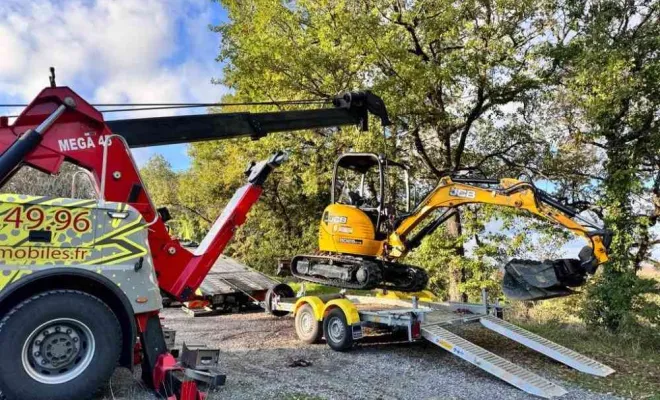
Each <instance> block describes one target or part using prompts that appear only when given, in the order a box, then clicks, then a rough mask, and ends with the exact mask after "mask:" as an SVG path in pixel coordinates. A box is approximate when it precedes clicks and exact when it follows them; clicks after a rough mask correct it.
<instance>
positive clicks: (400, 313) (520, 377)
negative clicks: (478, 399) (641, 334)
mask: <svg viewBox="0 0 660 400" xmlns="http://www.w3.org/2000/svg"><path fill="white" fill-rule="evenodd" d="M406 297H407V296H406V295H402V297H398V296H397V295H396V294H392V293H390V295H389V296H386V297H373V296H351V295H330V296H302V297H288V298H279V297H278V296H275V297H274V298H273V299H272V301H271V303H270V307H271V309H270V310H268V311H273V310H275V311H280V313H278V314H276V315H279V316H281V315H282V312H289V313H292V314H294V315H295V314H296V313H298V312H300V310H301V309H302V308H301V307H302V306H303V305H306V304H309V305H311V306H312V307H311V308H312V309H314V313H315V315H316V317H317V320H318V323H319V324H321V323H322V322H323V336H325V338H326V342H328V344H329V345H330V346H331V347H332V348H333V349H335V350H348V349H349V347H350V345H349V346H347V347H346V348H341V346H339V347H340V348H338V346H337V345H336V343H334V342H333V340H334V339H333V338H334V337H335V336H336V334H337V331H335V332H334V333H333V332H332V331H331V329H333V328H332V326H334V325H333V322H331V323H328V322H327V321H325V322H324V319H326V317H327V318H329V316H330V315H334V314H336V313H337V312H335V313H333V314H330V311H333V310H335V309H341V310H342V311H343V313H344V321H345V324H346V325H345V328H346V329H349V330H350V333H351V335H350V336H351V337H352V339H353V340H359V339H361V338H362V337H363V335H364V334H363V329H362V328H363V327H379V328H387V329H391V330H401V329H404V330H407V332H408V340H409V341H415V340H427V341H429V342H431V343H433V344H435V345H437V346H439V347H440V348H442V349H444V350H446V351H448V352H450V353H451V354H453V355H455V356H457V357H459V358H461V359H463V360H465V361H468V362H469V363H471V364H473V365H475V366H477V367H479V368H481V369H482V370H484V371H486V372H488V373H490V374H492V375H494V376H496V377H498V378H500V379H502V380H504V381H505V382H507V383H509V384H511V385H513V386H515V387H517V388H519V389H521V390H523V391H525V392H527V393H530V394H533V395H536V396H539V397H542V398H554V397H560V396H562V395H564V394H566V393H567V391H566V390H565V389H564V388H563V387H561V386H559V385H557V384H556V383H553V382H551V381H549V380H547V379H546V378H544V377H542V376H539V375H537V374H535V373H534V372H531V371H529V370H527V369H525V368H523V367H521V366H519V365H517V364H515V363H513V362H511V361H508V360H506V359H504V358H502V357H500V356H498V355H496V354H494V353H492V352H490V351H488V350H486V349H484V348H482V347H480V346H477V345H476V344H474V343H471V342H470V341H468V340H466V339H465V338H463V337H461V336H460V334H459V333H456V332H453V331H452V327H454V328H455V327H457V326H460V325H464V324H478V326H479V327H480V328H482V329H488V330H490V331H493V332H496V333H498V334H500V335H502V336H504V337H506V338H508V339H511V340H513V341H515V342H518V343H520V344H522V345H524V346H526V347H528V348H530V349H532V350H534V351H536V352H538V353H541V354H543V355H546V356H548V357H550V358H552V359H554V360H556V361H558V362H561V363H563V364H565V365H567V366H569V367H571V368H574V369H576V370H578V371H581V372H584V373H588V374H591V375H596V376H607V375H610V374H612V373H613V372H614V370H613V369H612V368H610V367H608V366H607V365H604V364H602V363H600V362H598V361H596V360H593V359H591V358H589V357H586V356H584V355H582V354H579V353H577V352H575V351H573V350H571V349H568V348H566V347H563V346H561V345H559V344H557V343H554V342H552V341H550V340H548V339H545V338H543V337H541V336H539V335H536V334H534V333H532V332H529V331H527V330H525V329H522V328H520V327H518V326H516V325H514V324H511V323H509V322H506V321H504V320H503V319H502V318H501V317H502V309H501V308H500V307H498V306H497V305H491V304H488V302H487V301H486V299H487V296H486V295H485V293H484V296H483V299H484V301H483V303H481V304H476V303H456V302H443V303H441V302H435V301H419V300H418V298H417V297H411V298H406ZM308 309H309V308H308ZM351 314H354V316H351ZM319 316H320V319H319ZM298 319H299V318H296V332H297V333H298V335H299V338H301V339H303V338H302V337H301V334H300V332H299V330H300V329H303V328H304V326H303V325H301V327H299V326H298V325H299V323H298ZM300 319H301V320H303V319H304V317H303V318H300ZM308 325H309V324H308ZM347 333H348V331H347ZM329 336H330V337H329ZM318 338H319V339H320V334H319V337H318ZM353 340H349V342H350V344H351V345H352V343H353Z"/></svg>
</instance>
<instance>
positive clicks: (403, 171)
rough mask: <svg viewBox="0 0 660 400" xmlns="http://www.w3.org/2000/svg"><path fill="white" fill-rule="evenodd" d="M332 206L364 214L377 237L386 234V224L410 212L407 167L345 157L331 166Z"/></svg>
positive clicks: (365, 156) (363, 156) (374, 157)
mask: <svg viewBox="0 0 660 400" xmlns="http://www.w3.org/2000/svg"><path fill="white" fill-rule="evenodd" d="M333 188H334V190H333V193H332V202H333V203H339V204H347V205H351V206H354V207H357V208H359V209H360V210H362V211H364V212H365V213H366V214H367V215H368V216H369V217H370V218H371V220H372V222H373V223H374V226H375V227H377V229H376V231H377V236H380V235H385V234H388V233H389V231H390V228H389V226H390V225H391V224H388V223H387V221H389V220H393V219H396V218H398V217H399V216H403V215H407V213H409V212H410V185H409V176H408V167H407V166H406V165H404V164H400V163H397V162H394V161H391V160H388V159H386V158H385V157H384V156H382V155H378V154H374V153H346V154H343V155H342V156H340V157H339V158H338V159H337V162H336V163H335V169H334V174H333Z"/></svg>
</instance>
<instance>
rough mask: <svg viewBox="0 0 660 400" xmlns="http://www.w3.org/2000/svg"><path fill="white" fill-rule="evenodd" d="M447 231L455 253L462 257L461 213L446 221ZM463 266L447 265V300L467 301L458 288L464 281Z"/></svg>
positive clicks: (463, 253)
mask: <svg viewBox="0 0 660 400" xmlns="http://www.w3.org/2000/svg"><path fill="white" fill-rule="evenodd" d="M447 233H448V234H449V236H450V237H451V238H452V239H454V240H455V244H454V250H455V251H456V255H457V256H460V257H463V256H464V255H465V248H464V247H463V242H460V241H459V240H458V238H459V237H460V236H461V235H462V234H463V228H462V225H461V215H460V213H459V212H457V213H456V214H454V216H453V217H451V218H450V219H449V220H448V221H447ZM465 275H466V274H465V267H464V266H463V264H461V265H455V264H450V265H449V288H448V292H449V300H450V301H465V302H467V295H466V294H465V293H463V292H462V291H461V289H460V285H461V283H464V282H465Z"/></svg>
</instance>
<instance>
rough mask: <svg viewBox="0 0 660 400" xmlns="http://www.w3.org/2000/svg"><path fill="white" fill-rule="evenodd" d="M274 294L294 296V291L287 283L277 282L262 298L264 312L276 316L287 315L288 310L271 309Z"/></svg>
mask: <svg viewBox="0 0 660 400" xmlns="http://www.w3.org/2000/svg"><path fill="white" fill-rule="evenodd" d="M275 296H280V297H296V293H295V292H294V291H293V289H291V286H289V285H287V284H286V283H279V284H277V285H275V286H272V287H271V288H270V289H268V291H267V292H266V298H265V299H264V308H265V309H266V312H268V313H269V314H271V315H274V316H276V317H284V316H285V315H288V314H289V312H288V311H282V310H273V300H274V298H275Z"/></svg>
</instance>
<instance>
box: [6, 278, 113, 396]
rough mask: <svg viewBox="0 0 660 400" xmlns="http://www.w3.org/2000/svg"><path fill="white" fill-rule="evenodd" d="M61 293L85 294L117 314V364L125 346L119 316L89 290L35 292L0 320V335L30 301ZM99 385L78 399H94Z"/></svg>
mask: <svg viewBox="0 0 660 400" xmlns="http://www.w3.org/2000/svg"><path fill="white" fill-rule="evenodd" d="M60 294H75V295H82V296H85V297H87V298H89V299H91V300H93V301H95V302H97V303H98V304H99V305H101V306H102V307H103V308H105V309H106V310H107V311H108V312H109V313H110V314H112V315H114V316H115V318H114V321H115V326H114V328H115V337H116V338H117V340H118V343H119V349H120V351H119V352H118V353H117V360H115V361H116V362H115V365H117V363H118V361H119V356H120V354H121V348H122V346H123V340H122V331H121V326H120V325H119V321H118V320H117V316H116V315H115V313H114V312H113V311H112V309H111V308H110V307H108V305H107V304H106V303H104V302H103V301H101V300H100V299H99V298H98V297H96V296H93V295H91V294H89V293H87V292H83V291H79V290H70V289H55V290H48V291H45V292H41V293H38V294H35V295H33V296H31V297H29V298H27V299H25V300H23V301H22V302H20V303H19V304H17V305H16V306H14V307H12V309H11V310H10V311H9V312H8V313H7V314H6V315H5V316H4V317H3V318H2V319H1V320H0V335H2V331H3V329H4V328H5V327H6V325H7V323H8V322H9V321H10V320H11V318H12V317H13V316H14V315H16V314H17V313H18V312H20V311H21V310H22V309H24V308H25V307H27V306H28V305H29V304H30V303H34V302H35V301H37V300H40V299H42V298H47V297H49V296H54V295H60ZM100 386H101V384H99V387H100ZM99 387H97V388H95V389H94V390H92V391H90V393H89V394H88V395H86V396H85V397H79V398H78V400H89V399H92V398H93V396H94V394H95V392H96V391H98V389H99ZM0 398H1V399H3V400H5V399H6V400H11V399H9V398H8V397H7V396H6V394H5V393H0Z"/></svg>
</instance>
